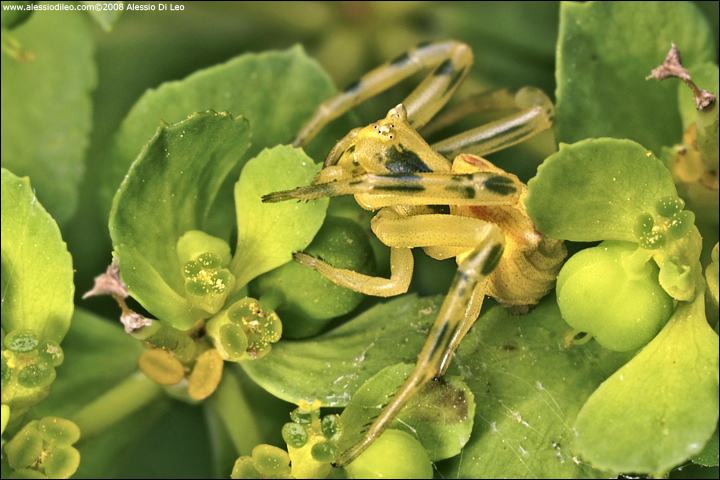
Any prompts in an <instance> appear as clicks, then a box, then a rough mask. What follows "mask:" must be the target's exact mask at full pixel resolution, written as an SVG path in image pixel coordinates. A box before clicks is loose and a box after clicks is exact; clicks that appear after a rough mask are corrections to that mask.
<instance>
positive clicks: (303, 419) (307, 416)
mask: <svg viewBox="0 0 720 480" xmlns="http://www.w3.org/2000/svg"><path fill="white" fill-rule="evenodd" d="M312 417H313V415H312V412H306V411H304V410H302V409H300V408H296V409H295V410H293V411H292V412H290V420H292V421H293V422H295V423H299V424H301V425H310V423H311V422H312Z"/></svg>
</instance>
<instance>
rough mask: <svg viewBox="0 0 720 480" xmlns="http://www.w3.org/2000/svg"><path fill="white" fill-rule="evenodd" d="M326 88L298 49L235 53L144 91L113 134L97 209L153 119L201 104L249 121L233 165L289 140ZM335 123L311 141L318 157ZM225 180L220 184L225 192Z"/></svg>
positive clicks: (179, 116)
mask: <svg viewBox="0 0 720 480" xmlns="http://www.w3.org/2000/svg"><path fill="white" fill-rule="evenodd" d="M333 93H335V88H334V86H333V85H332V82H331V80H330V78H329V77H328V76H327V74H326V73H325V72H324V71H323V70H322V69H321V68H320V67H319V65H318V64H317V62H316V61H315V60H312V59H310V58H308V57H307V55H306V54H305V52H304V51H303V49H302V48H301V47H299V46H297V47H294V48H291V49H289V50H286V51H283V52H266V53H261V54H246V55H241V56H239V57H237V58H234V59H232V60H230V61H229V62H227V63H225V64H222V65H217V66H214V67H210V68H207V69H205V70H200V71H198V72H196V73H194V74H192V75H190V76H189V77H187V78H185V79H183V80H180V81H175V82H168V83H164V84H162V85H161V86H160V87H158V88H157V89H155V90H149V91H147V92H146V93H145V94H144V95H143V96H142V97H141V98H140V99H139V100H138V101H137V103H136V104H135V106H134V107H133V108H132V109H131V110H130V113H129V114H128V115H127V117H126V118H125V120H124V121H123V123H122V125H121V126H120V129H119V130H118V133H117V134H116V135H115V140H114V145H113V148H112V150H111V151H110V152H109V157H110V158H109V160H108V162H107V166H108V168H107V171H106V174H107V176H106V178H105V179H104V181H103V185H102V192H101V193H102V196H103V197H104V202H105V204H106V206H105V208H106V209H107V208H108V207H109V206H110V200H111V199H112V196H113V195H114V193H115V190H116V189H117V186H118V185H119V184H120V182H121V181H122V179H123V177H124V176H125V174H126V173H127V170H128V167H129V166H130V164H131V163H132V161H133V160H134V159H135V157H136V156H137V155H138V153H139V152H140V150H141V149H142V147H143V145H144V144H145V143H146V142H147V139H148V138H150V137H151V136H152V135H153V132H154V131H155V129H156V128H157V124H158V121H159V120H164V121H165V122H166V123H173V122H179V121H181V120H183V119H184V118H186V117H187V116H188V115H189V114H191V113H192V112H201V111H205V110H208V109H210V110H215V111H229V112H233V113H234V114H235V115H243V116H244V117H245V118H246V119H248V121H249V122H250V128H251V131H252V147H251V148H250V149H249V150H248V151H247V153H246V154H245V155H244V156H243V157H242V158H241V159H239V160H240V162H239V163H238V166H241V165H242V164H244V162H245V161H247V160H248V159H250V158H253V157H255V156H257V155H258V154H259V153H260V151H261V150H263V149H264V148H266V147H268V148H269V147H274V146H275V145H278V144H286V143H290V141H291V140H292V138H293V137H294V135H295V133H297V131H298V130H299V129H300V127H301V126H302V124H303V123H304V122H305V120H307V119H308V118H309V117H310V116H311V115H312V114H313V113H314V111H315V109H316V108H317V106H318V105H319V104H320V102H321V101H322V100H324V99H325V98H327V97H329V96H330V95H332V94H333ZM337 128H338V129H339V130H329V131H327V132H324V134H325V136H324V139H325V142H323V139H322V138H319V139H316V140H315V142H313V146H314V147H315V146H317V147H322V148H323V149H324V150H322V152H323V154H327V152H328V151H329V150H330V148H331V147H332V145H333V143H334V142H335V141H336V140H337V139H338V138H340V136H342V134H344V133H347V131H349V130H350V128H352V127H351V126H349V125H348V124H347V122H344V123H343V122H340V125H338V126H337ZM338 131H340V132H341V133H340V134H338ZM333 132H334V133H333ZM316 142H317V143H316ZM323 145H324V146H323ZM240 170H241V168H237V169H236V170H234V171H233V173H234V174H236V175H239V174H240ZM235 178H237V177H235ZM233 183H234V181H233V182H232V183H230V182H228V183H226V185H224V186H223V189H227V192H228V194H230V193H229V192H231V191H232V188H233ZM223 195H224V194H223ZM217 208H218V209H219V210H221V211H223V213H222V216H221V218H224V219H226V220H227V222H230V221H231V220H232V218H233V217H234V209H233V208H232V205H226V204H220V205H218V206H217ZM223 209H224V210H223ZM227 222H226V223H227ZM209 233H213V232H209ZM214 235H217V233H215V234H214Z"/></svg>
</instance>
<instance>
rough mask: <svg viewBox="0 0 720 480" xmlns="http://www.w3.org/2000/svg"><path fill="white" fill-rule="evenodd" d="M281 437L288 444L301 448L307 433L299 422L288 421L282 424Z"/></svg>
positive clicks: (306, 438)
mask: <svg viewBox="0 0 720 480" xmlns="http://www.w3.org/2000/svg"><path fill="white" fill-rule="evenodd" d="M282 437H283V440H285V443H287V444H288V446H290V447H293V448H302V447H304V446H305V444H306V443H307V441H308V433H307V431H306V430H305V428H304V427H303V426H302V425H300V424H299V423H294V422H288V423H286V424H285V425H283V428H282Z"/></svg>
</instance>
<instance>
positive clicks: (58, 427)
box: [37, 417, 80, 447]
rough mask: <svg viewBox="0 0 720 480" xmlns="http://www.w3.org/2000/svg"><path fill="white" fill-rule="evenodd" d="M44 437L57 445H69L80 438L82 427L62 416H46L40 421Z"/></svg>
mask: <svg viewBox="0 0 720 480" xmlns="http://www.w3.org/2000/svg"><path fill="white" fill-rule="evenodd" d="M37 429H38V431H39V432H40V433H41V434H42V436H43V439H44V440H45V441H46V442H47V443H50V444H52V445H53V446H56V447H69V446H70V445H72V444H73V443H75V442H77V441H78V440H80V429H79V428H78V426H77V425H75V424H74V423H73V422H71V421H70V420H66V419H64V418H60V417H45V418H43V419H42V420H40V422H39V423H38V426H37Z"/></svg>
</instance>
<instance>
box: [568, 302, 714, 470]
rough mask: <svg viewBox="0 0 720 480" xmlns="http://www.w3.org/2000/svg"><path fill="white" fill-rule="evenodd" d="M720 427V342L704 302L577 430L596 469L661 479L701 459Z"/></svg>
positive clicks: (631, 366) (688, 308) (599, 400)
mask: <svg viewBox="0 0 720 480" xmlns="http://www.w3.org/2000/svg"><path fill="white" fill-rule="evenodd" d="M609 419H613V421H608V420H609ZM717 421H718V336H717V334H716V333H715V332H714V331H713V330H712V329H711V328H710V327H709V326H708V324H707V321H706V320H705V302H704V300H703V295H698V296H697V299H696V300H695V301H694V302H692V303H683V302H681V303H680V304H679V306H678V307H677V310H676V311H675V314H674V315H673V317H672V318H671V319H670V321H669V322H668V324H667V325H666V326H665V328H664V329H663V330H662V331H661V332H660V333H659V334H658V335H657V337H655V339H654V340H653V341H652V342H650V343H649V344H648V345H647V346H646V347H645V348H644V349H643V350H642V351H641V352H640V353H639V354H638V355H637V356H636V357H635V358H634V359H633V360H632V361H631V362H629V363H628V364H627V365H625V366H624V367H623V368H621V369H620V370H618V371H617V372H616V373H615V374H613V376H612V377H610V378H609V379H608V380H607V381H605V382H604V383H603V384H602V385H601V386H600V388H598V390H597V391H596V392H595V393H594V394H593V395H592V397H590V399H589V400H588V401H587V403H586V404H585V406H583V409H582V411H581V412H580V415H578V418H577V421H576V422H575V425H574V428H575V431H576V432H577V448H578V450H579V451H580V452H581V454H582V456H583V457H584V458H585V459H586V460H589V461H591V462H592V463H593V465H596V466H597V467H599V468H606V469H610V470H613V471H615V472H636V473H649V474H652V475H656V476H658V477H659V476H661V475H664V474H666V473H667V472H668V471H669V470H670V469H671V468H672V467H674V466H676V465H678V464H680V463H682V462H684V461H685V460H687V459H688V458H689V457H690V456H691V455H694V454H696V453H698V452H700V451H701V450H702V449H703V446H704V445H705V444H706V443H707V441H708V440H709V439H710V437H711V436H712V434H713V432H714V431H715V429H716V427H717ZM609 439H612V441H609Z"/></svg>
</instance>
